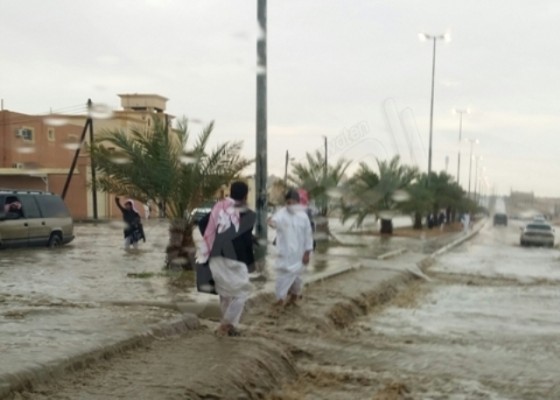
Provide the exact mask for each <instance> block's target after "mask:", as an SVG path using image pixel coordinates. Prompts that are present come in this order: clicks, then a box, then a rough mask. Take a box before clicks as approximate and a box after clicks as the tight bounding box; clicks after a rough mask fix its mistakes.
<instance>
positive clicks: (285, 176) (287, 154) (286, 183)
mask: <svg viewBox="0 0 560 400" xmlns="http://www.w3.org/2000/svg"><path fill="white" fill-rule="evenodd" d="M289 162H290V153H289V152H288V150H286V162H285V163H284V185H288V163H289Z"/></svg>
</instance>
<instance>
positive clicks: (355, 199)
mask: <svg viewBox="0 0 560 400" xmlns="http://www.w3.org/2000/svg"><path fill="white" fill-rule="evenodd" d="M377 167H378V170H379V174H377V173H375V172H374V171H373V170H372V169H371V168H370V167H369V166H368V165H366V164H364V163H362V164H360V169H359V170H358V171H357V172H356V174H355V175H354V176H353V177H352V179H351V180H350V182H349V184H348V191H347V192H348V194H349V196H346V199H345V200H343V203H344V204H343V205H342V212H343V220H344V221H345V220H347V219H348V218H350V217H355V218H356V225H357V226H360V225H361V224H362V223H363V220H364V219H365V218H366V217H367V216H368V215H375V216H376V217H377V218H380V219H381V231H380V232H381V233H383V234H392V233H393V221H392V215H393V214H394V213H395V212H397V211H399V205H400V203H401V202H402V201H403V200H404V199H403V198H402V197H404V196H406V193H407V190H408V188H409V187H410V185H411V184H412V183H413V182H414V181H415V180H416V179H417V177H418V170H417V168H415V167H409V166H406V165H402V164H400V158H399V157H398V156H396V157H393V158H392V159H391V160H390V161H380V160H377ZM401 194H402V195H401ZM406 197H407V196H406Z"/></svg>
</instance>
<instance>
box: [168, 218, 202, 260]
mask: <svg viewBox="0 0 560 400" xmlns="http://www.w3.org/2000/svg"><path fill="white" fill-rule="evenodd" d="M165 252H166V254H167V256H166V261H165V266H166V268H182V269H194V265H195V255H196V248H195V245H194V238H193V225H192V224H191V223H189V222H187V220H184V219H177V220H173V221H171V222H170V226H169V244H168V245H167V248H166V250H165Z"/></svg>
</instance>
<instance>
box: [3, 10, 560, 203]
mask: <svg viewBox="0 0 560 400" xmlns="http://www.w3.org/2000/svg"><path fill="white" fill-rule="evenodd" d="M256 3H257V2H256V0H188V1H185V0H112V1H109V0H96V1H95V2H87V1H76V0H51V1H46V0H20V1H17V2H16V1H10V0H0V9H1V10H2V11H1V12H0V37H1V38H2V40H1V41H0V55H1V57H0V60H1V61H0V98H2V99H4V104H5V108H7V109H10V110H13V111H19V112H24V113H44V112H47V111H48V110H49V109H51V108H52V109H53V110H59V109H67V107H70V106H74V105H78V104H82V103H84V102H85V101H86V100H87V98H92V99H93V100H94V101H95V102H101V103H106V104H109V105H110V106H112V107H115V108H118V106H119V99H118V97H117V93H157V94H160V95H163V96H166V97H168V98H169V99H170V101H169V103H168V111H169V112H170V113H172V114H174V115H177V116H182V115H186V116H187V117H189V118H193V119H197V120H202V121H210V120H215V121H216V131H215V137H214V141H223V140H234V139H235V140H243V141H244V144H245V145H244V150H245V152H246V154H247V156H250V157H253V156H254V154H255V90H256V89H255V87H256V84H255V82H256V79H255V73H256V67H255V65H256V38H257V35H258V32H257V23H256ZM559 17H560V3H558V2H556V1H553V0H540V1H538V2H534V1H528V0H526V1H520V0H513V1H512V0H507V1H506V0H471V1H462V2H458V1H457V2H456V1H449V0H447V1H444V0H430V1H412V0H410V1H399V0H377V1H367V0H268V64H269V67H268V71H267V72H268V94H269V97H268V110H269V111H268V121H269V128H268V134H269V171H270V172H271V173H275V174H277V175H281V174H283V165H284V156H285V151H286V150H287V149H289V150H290V153H291V155H292V156H294V157H295V158H296V159H300V158H302V157H303V156H304V154H305V152H306V151H314V150H316V149H322V140H323V139H322V135H326V136H327V137H328V138H329V141H330V148H331V158H333V159H336V158H338V157H345V158H347V159H350V160H354V161H356V162H355V163H354V168H355V166H356V165H357V163H358V162H359V161H366V162H370V163H371V162H373V161H374V160H375V158H377V157H380V158H387V157H391V156H393V155H395V154H400V155H401V157H402V159H403V161H404V162H406V163H414V162H417V163H418V164H419V166H420V167H421V168H422V169H423V170H426V169H427V164H428V162H427V151H428V132H429V100H430V84H431V61H432V47H431V43H430V42H420V41H419V39H418V33H419V32H427V33H435V34H439V33H445V32H449V33H450V34H451V37H452V41H451V42H449V43H439V42H438V46H437V59H436V82H435V88H436V91H435V107H434V136H433V152H434V155H433V169H434V170H444V169H445V168H446V157H449V165H448V172H449V173H450V174H452V175H453V176H456V174H457V152H458V149H459V144H458V135H459V117H458V115H454V114H453V113H452V109H453V108H454V107H458V108H467V107H468V108H470V109H471V114H469V115H466V116H464V118H463V137H464V138H470V139H479V140H480V143H479V144H478V145H476V146H474V147H473V154H474V155H475V156H479V157H481V158H482V159H481V160H480V161H479V162H478V164H479V166H480V169H479V170H480V171H481V172H480V174H481V175H482V174H484V175H485V176H487V179H488V182H489V184H490V185H492V186H494V187H495V188H496V190H497V191H498V192H499V193H508V192H509V190H510V189H511V188H513V189H514V190H524V191H535V193H536V194H537V195H539V196H556V197H560V185H558V184H557V178H558V177H559V176H560V162H559V159H558V154H559V151H558V148H559V146H560V137H559V135H558V130H559V128H558V127H559V126H560V114H559V111H560V109H559V107H560V103H559V101H558V100H559V97H560V79H559V76H558V73H559V71H560V55H559V52H558V48H559V46H558V41H559V40H560V39H559V38H560V28H559V27H558V21H559V20H560V19H559ZM401 117H402V118H401ZM401 122H402V123H401ZM403 126H404V128H403ZM199 128H200V125H192V129H193V130H197V129H199ZM461 150H462V164H461V165H462V167H461V179H460V182H461V184H462V185H463V187H464V188H465V189H467V186H468V176H469V151H470V146H469V144H468V143H463V144H462V146H461ZM475 166H476V162H473V163H472V174H471V181H472V183H471V185H472V186H471V190H474V178H475ZM483 167H484V168H485V172H482V170H483Z"/></svg>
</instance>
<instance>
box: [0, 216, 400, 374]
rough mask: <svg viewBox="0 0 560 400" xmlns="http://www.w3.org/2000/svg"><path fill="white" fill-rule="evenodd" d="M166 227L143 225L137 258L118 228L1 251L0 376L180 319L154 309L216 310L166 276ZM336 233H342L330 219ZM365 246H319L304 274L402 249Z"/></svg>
mask: <svg viewBox="0 0 560 400" xmlns="http://www.w3.org/2000/svg"><path fill="white" fill-rule="evenodd" d="M167 227H168V225H167V223H166V222H165V221H157V220H150V221H147V222H146V224H145V231H146V236H147V238H148V241H147V243H142V244H141V247H140V250H138V251H131V252H125V251H124V250H123V239H122V226H121V224H120V223H118V222H114V223H109V224H106V223H105V224H99V225H93V224H83V225H77V226H76V227H75V234H76V239H75V241H74V242H73V243H71V244H70V245H68V246H65V247H63V248H61V249H57V250H55V251H50V250H48V249H44V248H36V249H18V250H4V251H1V252H0V352H1V353H2V358H1V361H0V374H1V373H9V372H14V371H17V370H19V369H23V368H26V367H29V366H35V365H39V364H42V363H47V362H49V361H50V360H53V359H59V358H64V357H69V356H71V355H73V354H76V353H80V352H85V351H89V350H92V349H94V348H96V347H99V346H103V345H106V344H110V343H113V342H115V341H119V340H122V339H125V338H126V337H128V336H130V335H134V334H135V333H138V332H143V331H145V330H146V329H147V328H149V327H151V326H153V325H154V324H157V323H159V322H162V321H165V320H169V319H170V318H173V317H176V316H177V315H178V311H177V310H174V309H173V308H172V307H171V308H170V307H158V306H157V305H158V304H160V305H171V306H173V305H175V304H179V303H180V304H189V303H208V302H210V303H211V302H213V303H217V298H216V297H215V296H212V295H207V294H200V293H197V292H196V289H195V284H194V275H193V274H192V272H190V273H185V274H180V272H175V273H173V272H171V273H170V272H164V271H163V269H162V268H163V265H164V259H165V253H164V250H165V247H166V245H167V240H168V232H167ZM333 227H334V228H333V230H334V231H335V232H342V231H345V230H346V229H347V228H346V227H343V226H342V225H340V224H337V222H336V221H334V220H333ZM272 239H273V232H271V238H270V241H272ZM363 244H364V243H362V242H360V241H359V240H355V236H354V237H348V240H345V241H344V243H338V244H333V245H329V246H319V248H318V249H317V253H316V254H315V255H314V257H313V263H312V265H311V266H310V268H309V271H308V275H310V276H312V275H314V274H317V273H325V272H330V271H332V272H335V271H337V270H341V269H344V268H347V267H348V266H350V265H352V264H353V263H357V262H358V260H359V259H360V257H376V256H377V255H379V254H381V253H383V252H384V251H387V250H388V249H395V248H398V247H399V246H402V242H401V241H398V240H395V241H392V242H391V241H385V242H384V243H383V244H381V243H380V240H379V238H373V237H369V238H367V244H368V246H363ZM274 252H275V250H274V248H271V249H270V257H269V260H268V263H269V265H270V264H272V263H273V257H274ZM179 275H180V278H181V279H180V285H177V284H176V281H177V278H178V276H179ZM273 278H274V275H273V273H272V271H271V269H270V268H268V269H267V270H266V271H265V273H264V274H263V275H262V276H255V281H254V284H255V287H256V289H257V290H266V289H267V288H268V287H270V286H271V285H272V280H273ZM154 305H156V306H154Z"/></svg>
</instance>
